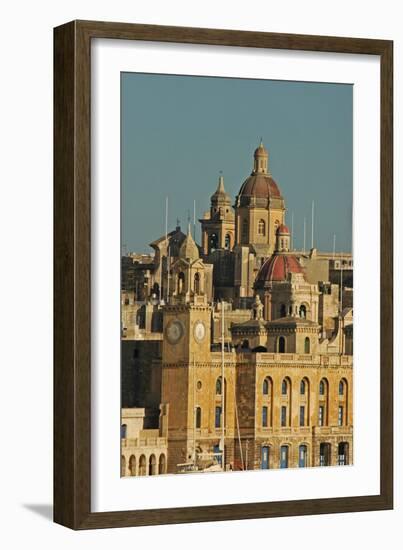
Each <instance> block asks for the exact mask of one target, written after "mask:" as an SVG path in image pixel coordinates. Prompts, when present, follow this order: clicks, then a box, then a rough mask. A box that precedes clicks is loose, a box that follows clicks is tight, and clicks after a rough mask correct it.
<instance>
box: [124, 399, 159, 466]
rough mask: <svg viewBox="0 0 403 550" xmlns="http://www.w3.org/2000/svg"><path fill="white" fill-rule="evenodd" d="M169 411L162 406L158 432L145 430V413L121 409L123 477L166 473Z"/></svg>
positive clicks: (143, 411)
mask: <svg viewBox="0 0 403 550" xmlns="http://www.w3.org/2000/svg"><path fill="white" fill-rule="evenodd" d="M168 408H169V407H168V405H161V408H160V417H159V426H158V428H157V429H145V427H144V424H145V418H146V414H145V410H144V409H141V408H130V409H125V408H124V409H122V425H121V449H122V456H121V462H120V468H121V472H120V474H121V477H126V476H148V475H150V476H152V475H158V474H165V473H166V471H167V453H168V449H167V433H168Z"/></svg>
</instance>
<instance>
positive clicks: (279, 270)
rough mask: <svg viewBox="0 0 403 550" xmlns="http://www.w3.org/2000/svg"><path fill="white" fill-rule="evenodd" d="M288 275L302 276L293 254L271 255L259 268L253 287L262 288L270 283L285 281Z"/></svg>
mask: <svg viewBox="0 0 403 550" xmlns="http://www.w3.org/2000/svg"><path fill="white" fill-rule="evenodd" d="M289 273H301V274H304V270H303V269H302V266H301V264H300V263H299V261H298V259H297V257H296V256H294V255H293V254H273V256H271V257H270V258H268V259H267V260H266V261H265V262H264V264H263V265H262V267H261V268H260V270H259V272H258V274H257V276H256V281H255V285H256V287H262V286H264V284H265V283H270V282H272V281H275V282H282V281H286V280H287V279H288V274H289Z"/></svg>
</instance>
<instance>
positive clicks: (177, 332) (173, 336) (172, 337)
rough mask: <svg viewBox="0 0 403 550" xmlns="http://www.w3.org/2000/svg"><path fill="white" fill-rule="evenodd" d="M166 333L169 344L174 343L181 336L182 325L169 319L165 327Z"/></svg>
mask: <svg viewBox="0 0 403 550" xmlns="http://www.w3.org/2000/svg"><path fill="white" fill-rule="evenodd" d="M166 335H167V338H168V340H169V342H170V343H171V344H176V343H177V342H179V340H180V339H181V338H182V336H183V325H182V323H181V322H180V321H171V322H170V323H169V324H168V326H167V328H166Z"/></svg>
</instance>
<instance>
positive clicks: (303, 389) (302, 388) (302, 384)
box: [299, 380, 306, 395]
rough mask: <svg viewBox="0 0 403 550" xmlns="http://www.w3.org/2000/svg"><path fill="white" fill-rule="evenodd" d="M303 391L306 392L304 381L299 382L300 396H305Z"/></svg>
mask: <svg viewBox="0 0 403 550" xmlns="http://www.w3.org/2000/svg"><path fill="white" fill-rule="evenodd" d="M305 390H306V383H305V380H301V383H300V385H299V393H300V394H301V395H305Z"/></svg>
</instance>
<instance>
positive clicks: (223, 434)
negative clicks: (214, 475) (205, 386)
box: [221, 300, 225, 471]
mask: <svg viewBox="0 0 403 550" xmlns="http://www.w3.org/2000/svg"><path fill="white" fill-rule="evenodd" d="M224 304H225V302H224V300H221V382H222V384H221V403H222V407H221V408H222V411H221V423H222V436H221V447H222V448H221V453H222V454H221V460H222V464H221V467H222V470H223V471H224V470H225V378H224V359H225V356H224V334H225V328H224Z"/></svg>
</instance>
